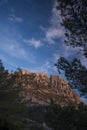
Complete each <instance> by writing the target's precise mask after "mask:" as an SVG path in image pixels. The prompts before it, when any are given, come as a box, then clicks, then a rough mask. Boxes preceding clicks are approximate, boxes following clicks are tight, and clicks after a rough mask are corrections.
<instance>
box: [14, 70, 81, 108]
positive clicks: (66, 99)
mask: <svg viewBox="0 0 87 130" xmlns="http://www.w3.org/2000/svg"><path fill="white" fill-rule="evenodd" d="M17 75H18V76H17V78H16V80H15V83H14V85H13V86H14V87H17V86H18V83H19V84H20V86H21V92H20V94H19V95H20V97H21V98H22V100H21V102H24V103H26V104H39V105H49V104H50V103H51V102H54V103H57V104H59V105H61V106H65V105H70V104H73V105H78V104H80V103H82V101H81V99H80V97H79V96H78V95H77V94H76V93H75V91H74V90H72V88H71V87H70V85H69V84H68V83H67V81H66V80H64V79H62V78H60V77H59V76H57V75H51V76H50V77H48V75H47V74H46V73H44V72H38V73H37V72H29V71H20V72H18V73H17Z"/></svg>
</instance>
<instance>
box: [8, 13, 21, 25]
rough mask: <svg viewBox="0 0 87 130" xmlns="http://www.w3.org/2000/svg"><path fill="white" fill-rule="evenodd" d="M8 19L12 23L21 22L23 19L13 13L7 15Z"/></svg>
mask: <svg viewBox="0 0 87 130" xmlns="http://www.w3.org/2000/svg"><path fill="white" fill-rule="evenodd" d="M8 20H9V21H11V22H14V23H22V22H23V21H24V20H23V18H21V17H19V16H16V15H14V14H11V15H9V17H8Z"/></svg>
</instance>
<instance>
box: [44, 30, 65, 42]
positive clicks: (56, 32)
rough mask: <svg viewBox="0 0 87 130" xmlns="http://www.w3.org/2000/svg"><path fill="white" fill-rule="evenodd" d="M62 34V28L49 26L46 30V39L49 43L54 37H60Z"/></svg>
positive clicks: (53, 40)
mask: <svg viewBox="0 0 87 130" xmlns="http://www.w3.org/2000/svg"><path fill="white" fill-rule="evenodd" d="M62 36H63V30H61V29H58V28H55V27H50V28H49V29H48V30H47V32H46V40H47V41H48V42H49V43H55V39H58V38H61V37H62Z"/></svg>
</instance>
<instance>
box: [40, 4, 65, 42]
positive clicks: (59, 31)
mask: <svg viewBox="0 0 87 130" xmlns="http://www.w3.org/2000/svg"><path fill="white" fill-rule="evenodd" d="M56 5H57V3H56V2H54V5H53V8H52V12H51V13H52V17H51V19H50V21H49V23H50V26H49V27H48V28H47V29H44V27H42V26H40V28H41V30H43V31H44V32H45V41H47V42H48V43H49V44H54V43H55V40H56V39H60V38H62V37H64V30H63V27H61V26H60V22H61V18H60V15H59V12H58V10H57V9H56Z"/></svg>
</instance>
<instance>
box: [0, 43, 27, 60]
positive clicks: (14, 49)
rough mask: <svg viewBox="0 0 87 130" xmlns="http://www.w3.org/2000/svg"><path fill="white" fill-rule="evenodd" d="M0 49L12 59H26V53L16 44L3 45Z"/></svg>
mask: <svg viewBox="0 0 87 130" xmlns="http://www.w3.org/2000/svg"><path fill="white" fill-rule="evenodd" d="M2 49H3V50H4V51H5V52H6V53H7V54H9V55H10V56H12V57H15V58H20V59H22V58H26V57H27V53H26V51H25V50H24V49H23V48H22V47H21V46H19V45H18V44H17V43H14V44H9V43H7V44H4V45H3V46H2Z"/></svg>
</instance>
